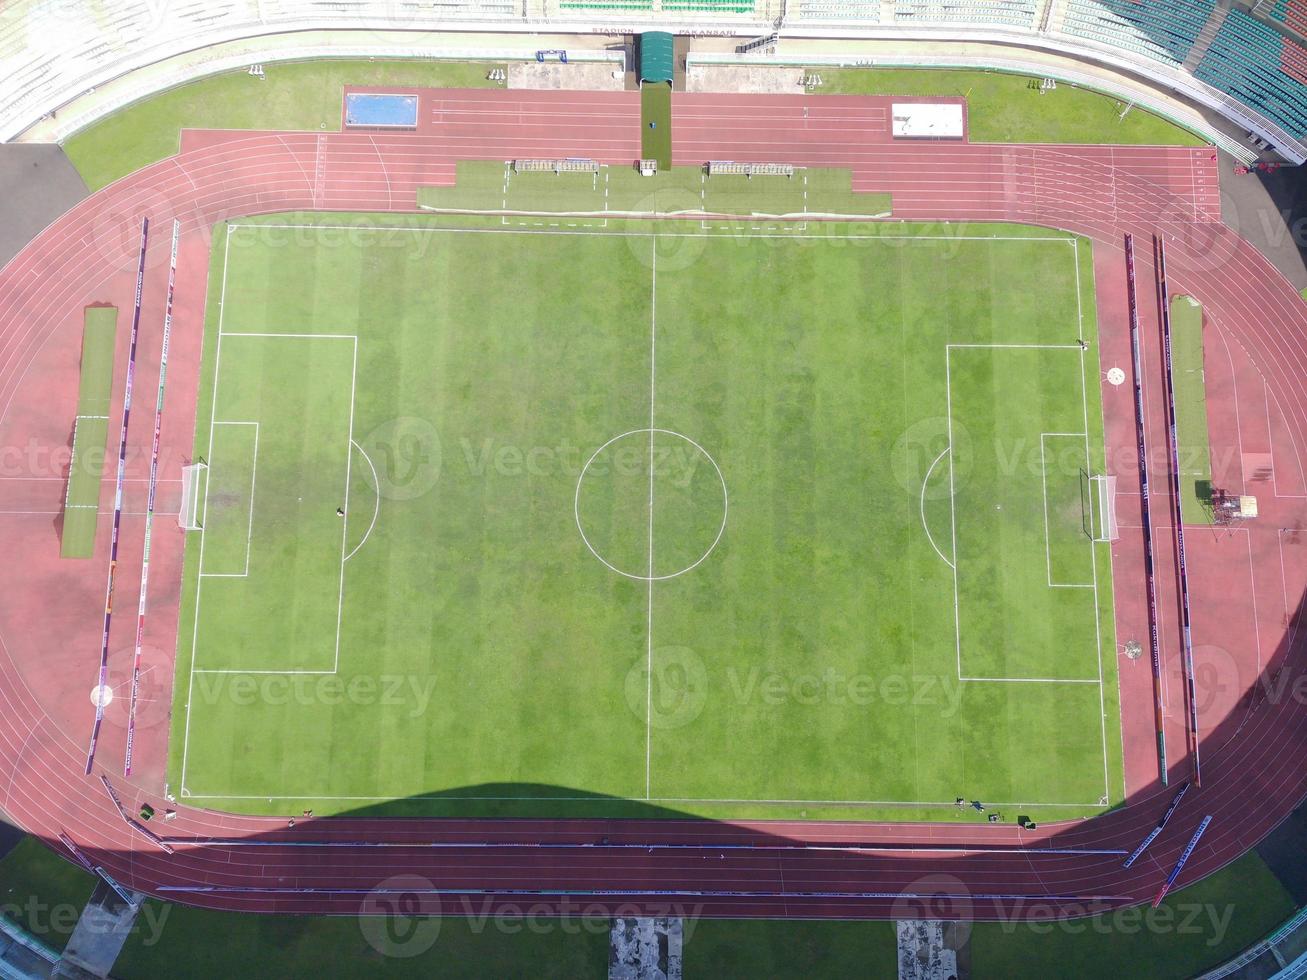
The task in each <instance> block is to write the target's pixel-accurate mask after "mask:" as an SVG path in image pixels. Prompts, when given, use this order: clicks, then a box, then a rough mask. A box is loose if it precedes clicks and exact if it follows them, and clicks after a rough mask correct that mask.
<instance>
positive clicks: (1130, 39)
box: [1062, 0, 1216, 67]
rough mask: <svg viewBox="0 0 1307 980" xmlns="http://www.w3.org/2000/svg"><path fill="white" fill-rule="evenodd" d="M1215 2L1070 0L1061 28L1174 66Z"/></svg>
mask: <svg viewBox="0 0 1307 980" xmlns="http://www.w3.org/2000/svg"><path fill="white" fill-rule="evenodd" d="M1215 5H1216V4H1215V0H1166V2H1164V3H1156V2H1152V3H1136V2H1134V0H1070V3H1069V5H1068V6H1067V10H1066V20H1065V21H1064V23H1063V26H1062V31H1063V33H1065V34H1070V35H1072V36H1074V37H1081V38H1084V39H1085V40H1087V41H1097V42H1098V43H1100V44H1108V45H1111V46H1112V47H1118V48H1124V49H1126V50H1127V51H1130V52H1133V53H1135V54H1142V55H1144V56H1145V57H1148V58H1152V59H1154V60H1156V61H1163V62H1166V63H1167V64H1170V65H1175V66H1177V67H1178V66H1179V65H1181V64H1183V63H1184V59H1185V55H1187V54H1188V53H1189V49H1190V48H1192V47H1193V46H1194V42H1195V41H1197V40H1198V34H1199V32H1200V31H1202V29H1203V25H1204V24H1206V23H1207V20H1208V18H1209V17H1211V15H1212V9H1213V8H1214V7H1215Z"/></svg>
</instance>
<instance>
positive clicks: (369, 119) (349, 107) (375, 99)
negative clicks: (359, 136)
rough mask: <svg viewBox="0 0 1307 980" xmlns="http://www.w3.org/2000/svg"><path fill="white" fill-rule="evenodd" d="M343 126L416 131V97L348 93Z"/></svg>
mask: <svg viewBox="0 0 1307 980" xmlns="http://www.w3.org/2000/svg"><path fill="white" fill-rule="evenodd" d="M345 125H346V126H366V127H368V128H384V129H417V126H418V97H417V96H416V95H376V94H374V93H372V92H350V93H349V94H347V95H346V96H345Z"/></svg>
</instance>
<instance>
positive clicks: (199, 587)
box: [179, 225, 358, 797]
mask: <svg viewBox="0 0 1307 980" xmlns="http://www.w3.org/2000/svg"><path fill="white" fill-rule="evenodd" d="M238 227H243V226H240V225H229V226H228V230H227V239H226V241H225V242H224V243H223V254H222V285H221V287H220V288H219V293H218V339H217V341H216V346H217V349H216V352H215V355H214V362H213V389H212V392H211V397H212V401H211V404H210V410H209V442H208V450H207V452H206V456H212V455H213V431H214V428H215V427H216V426H217V425H219V424H222V423H219V422H218V419H217V413H218V384H219V381H220V379H221V374H222V372H221V367H222V341H223V338H224V337H226V336H239V337H287V338H290V337H293V338H296V339H325V338H332V339H348V340H352V341H353V343H354V367H353V376H352V378H351V381H350V422H349V437H350V442H352V441H353V435H354V394H355V382H356V381H357V376H358V337H357V336H356V335H353V334H294V333H242V332H239V331H235V332H231V333H228V332H227V331H226V330H225V324H224V321H225V316H226V300H227V278H228V271H229V269H230V259H231V239H232V235H233V233H234V232H235V231H236V229H237V228H238ZM248 227H254V226H248ZM256 431H257V430H256ZM349 455H350V452H349V448H348V444H347V446H346V456H347V459H346V464H345V466H346V479H345V499H346V502H348V500H349V459H348V456H349ZM256 460H257V453H256ZM212 475H213V474H212V466H210V471H209V474H208V478H207V479H206V480H205V483H204V519H203V522H202V523H204V524H207V523H208V513H209V487H210V486H211V485H212ZM253 513H254V505H253V498H252V497H251V502H250V517H251V527H252V522H253ZM341 523H342V524H344V523H346V522H345V521H342V522H341ZM344 535H345V528H343V527H342V529H341V556H342V557H341V570H340V591H339V593H338V596H337V605H336V652H335V663H334V664H333V666H332V669H331V671H267V673H279V674H288V673H335V672H336V670H337V669H338V667H339V663H340V622H341V606H342V604H343V602H344V587H345V560H344V553H345V547H344V546H345V538H344ZM204 541H205V532H204V528H203V527H201V528H200V555H199V559H198V562H197V569H198V570H200V571H202V570H203V568H204ZM204 578H205V576H203V575H200V574H197V575H196V585H195V610H194V621H193V624H192V629H191V656H190V666H189V670H188V676H187V680H186V724H185V726H184V727H183V731H182V766H181V774H180V779H179V782H180V791H181V793H182V795H183V796H187V797H189V796H192V795H193V794H192V793H191V792H190V790H188V788H187V786H186V767H187V764H188V762H189V761H190V737H191V714H192V712H191V707H192V704H193V697H194V689H195V675H196V674H197V673H250V674H253V673H264V672H265V671H239V670H231V669H227V670H218V669H201V668H198V667H197V666H196V660H197V656H198V653H199V632H200V598H201V595H202V594H203V584H204Z"/></svg>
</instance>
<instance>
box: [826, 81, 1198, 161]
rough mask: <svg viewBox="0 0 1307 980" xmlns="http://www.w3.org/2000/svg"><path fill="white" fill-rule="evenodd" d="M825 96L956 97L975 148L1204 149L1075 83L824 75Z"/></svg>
mask: <svg viewBox="0 0 1307 980" xmlns="http://www.w3.org/2000/svg"><path fill="white" fill-rule="evenodd" d="M812 71H814V72H817V73H820V75H821V77H822V83H823V84H822V85H821V87H820V88H818V89H816V90H815V91H816V92H817V93H818V94H821V95H902V96H905V97H911V96H925V95H956V96H965V97H966V99H967V107H968V108H967V116H968V125H969V126H970V138H971V140H972V142H976V143H1116V144H1143V145H1175V146H1205V145H1206V141H1205V140H1203V139H1201V138H1199V137H1198V136H1195V135H1194V134H1193V133H1190V132H1189V131H1188V130H1185V129H1183V128H1181V127H1180V126H1177V125H1176V124H1175V123H1172V122H1169V121H1167V120H1165V119H1162V118H1161V117H1160V116H1155V115H1152V114H1151V113H1149V112H1146V111H1144V110H1143V109H1138V108H1134V109H1131V110H1130V111H1129V112H1128V113H1126V115H1125V117H1124V118H1122V117H1121V110H1122V109H1123V108H1124V106H1123V105H1122V104H1121V103H1120V102H1119V101H1117V100H1116V99H1114V98H1112V97H1111V96H1107V95H1101V94H1099V93H1097V92H1094V91H1091V90H1089V89H1082V88H1077V87H1076V86H1074V85H1071V84H1069V83H1065V82H1062V83H1059V84H1058V87H1057V88H1056V89H1054V90H1053V91H1051V92H1046V93H1044V94H1043V95H1040V94H1039V91H1038V79H1036V78H1034V77H1032V76H1029V75H1009V74H1004V73H1002V72H986V71H952V70H945V69H927V68H831V69H828V68H825V67H822V68H820V69H813V70H812Z"/></svg>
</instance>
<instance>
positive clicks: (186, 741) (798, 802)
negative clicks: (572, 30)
mask: <svg viewBox="0 0 1307 980" xmlns="http://www.w3.org/2000/svg"><path fill="white" fill-rule="evenodd" d="M242 227H247V228H251V229H259V228H278V229H304V230H314V229H326V230H345V231H350V230H356V229H357V228H360V227H365V228H367V229H369V230H381V231H390V232H405V233H415V234H440V233H443V234H516V235H564V236H566V235H573V236H581V237H595V236H598V235H605V234H606V235H615V236H618V237H627V238H640V237H647V238H650V239H656V238H658V237H666V238H720V237H722V235H720V234H700V233H691V232H684V233H682V232H665V231H658V232H652V231H650V232H644V231H635V232H626V231H580V230H561V229H552V230H539V231H533V230H522V229H514V228H504V229H493V228H484V229H482V228H439V227H430V228H414V227H405V226H394V225H375V224H369V225H366V226H356V225H327V224H286V223H278V224H273V223H267V224H264V223H257V224H256V223H251V224H244V225H238V224H232V225H229V232H228V239H227V243H226V248H225V250H224V258H223V280H222V288H221V294H220V299H219V351H218V357H217V358H215V367H214V378H215V382H214V406H215V409H216V401H217V377H218V364H219V360H220V356H221V338H222V336H223V335H224V330H223V327H222V317H223V312H222V308H223V306H224V301H225V295H226V282H227V271H228V254H229V252H230V243H231V233H232V232H233V231H235V230H236V229H237V228H242ZM751 237H757V238H767V239H793V238H794V237H795V236H794V235H793V234H775V233H763V234H758V235H754V236H751ZM841 238H846V239H850V240H877V239H883V240H887V241H947V242H954V241H988V242H1001V241H1014V242H1015V241H1019V242H1067V243H1069V244H1071V245H1072V246H1073V248H1074V249H1075V250H1076V251H1077V253H1078V242H1077V241H1076V240H1075V239H1074V238H1071V237H1063V236H1007V235H844V236H841ZM1076 276H1077V285H1079V278H1080V276H1079V263H1078V262H1077V263H1076ZM1077 302H1078V303H1080V302H1081V296H1080V291H1079V288H1077ZM1082 319H1083V314H1082ZM242 335H244V336H266V337H296V338H304V337H323V338H326V337H332V338H343V337H346V336H349V335H343V334H276V333H266V334H264V333H260V334H253V333H252V334H242ZM352 339H353V340H354V342H355V358H354V369H355V370H354V379H353V381H352V382H351V419H350V435H351V442H352V434H353V408H354V406H353V392H354V384H355V383H356V380H357V344H358V340H357V337H353V338H352ZM951 347H958V348H967V347H976V348H980V347H1000V348H1003V347H1008V348H1027V349H1033V348H1044V349H1078V345H1057V344H953V345H946V355H945V367H946V389H948V390H946V396H947V399H948V403H949V447H948V449H946V450H945V452H948V451H949V450H950V449H951V448H952V444H953V436H952V410H951V404H952V392H951V388H950V387H949V384H950V383H949V382H948V381H947V375H948V371H949V367H948V353H947V348H951ZM1082 359H1083V352H1082ZM652 374H653V368H652V366H651V376H652ZM1083 380H1084V379H1083V376H1082V389H1083ZM1086 411H1087V396H1086ZM650 416H651V420H652V418H653V405H652V399H651V407H650ZM212 427H213V422H212V419H211V424H210V445H212V435H213V433H212ZM653 427H654V426H653V425H652V424H651V426H650V428H653ZM1086 432H1087V426H1086ZM1088 451H1089V446H1088V436H1087V435H1086V454H1087V456H1088ZM941 455H942V454H941ZM936 462H938V458H937V460H936ZM369 463H370V461H369ZM347 465H348V464H347ZM932 466H933V464H932ZM374 472H375V470H374ZM949 483H950V495H951V496H952V495H953V492H954V489H955V488H954V485H953V473H952V467H950V478H949ZM346 494H347V495H348V484H347V486H346ZM651 500H652V498H651ZM207 503H208V501H207V484H206V500H205V506H206V511H207ZM651 520H652V510H651ZM952 524H953V527H952V533H953V539H954V552H955V555H956V535H957V529H956V510H955V508H954V514H953V521H952ZM342 533H343V532H342ZM651 534H652V529H651ZM932 545H933V541H932ZM651 547H652V537H651ZM200 549H201V559H202V556H203V550H204V540H203V533H201V542H200ZM342 551H343V547H342ZM936 551H937V553H938V548H936ZM940 557H941V558H942V557H943V556H942V554H941V555H940ZM344 560H345V559H344V558H342V572H341V581H342V586H341V588H342V596H343V577H344V571H343V562H344ZM650 563H651V566H652V553H651V556H650ZM949 564H950V565H952V563H949ZM1095 564H1096V556H1095ZM953 570H954V618H955V627H957V626H958V609H957V604H958V598H957V596H958V589H957V570H956V566H953ZM649 585H650V590H651V591H650V603H649V621H650V630H649V640H648V651H647V657H648V665H649V667H650V668H651V667H652V628H651V627H652V585H653V583H652V582H650V583H649ZM1095 593H1096V595H1097V586H1096V583H1095ZM195 611H196V629H197V630H198V614H199V595H198V591H197V597H196V610H195ZM1096 619H1097V609H1096ZM337 626H338V632H337V663H338V662H339V606H338V620H337ZM959 628H960V627H959ZM960 642H961V641H960V634H959V638H958V667H959V679H960V680H963V681H969V682H984V681H992V682H1019V683H1020V682H1026V683H1098V684H1099V686H1100V697H1101V689H1102V664H1101V659H1100V663H1099V680H1097V681H1094V680H1092V679H1070V680H1069V679H1063V678H968V677H962V676H961V646H960ZM1100 648H1101V643H1100ZM194 654H195V650H194V639H193V642H192V656H191V671H190V674H191V677H190V679H189V681H188V691H187V722H186V730H185V735H184V744H183V761H182V792H183V795H185V796H187V797H199V798H203V799H212V800H222V799H230V800H245V799H267V798H268V797H266V794H254V795H240V794H226V795H219V794H197V793H194V792H192V791H190V790H188V789H186V788H185V773H186V763H187V757H188V752H189V728H190V702H191V690H192V688H193V684H194V674H195V673H224V672H230V673H272V674H287V673H309V674H313V673H332V672H334V670H333V671H332V672H327V671H321V672H319V671H235V670H233V671H219V670H198V669H197V668H195V655H194ZM649 673H650V677H649V681H650V686H649V688H648V691H647V699H648V701H647V708H651V705H652V671H651V670H650V672H649ZM648 715H649V721H650V722H651V718H652V712H651V711H649V712H648ZM647 724H648V723H647ZM1104 753H1105V754H1104V767H1105V771H1106V765H1107V759H1106V736H1105V735H1104ZM646 770H647V771H648V760H647V761H646ZM646 785H648V778H647V777H646ZM394 798H395V797H394V795H393V794H392V795H390V796H332V795H323V794H315V795H308V796H274V797H272V799H274V800H363V801H374V800H390V799H394ZM412 798H415V799H433V800H434V799H454V800H460V799H462V800H496V799H503V800H541V801H545V800H569V799H575V800H584V799H589V798H588V797H562V796H542V797H520V796H519V797H489V796H466V797H450V796H435V797H423V796H416V797H412ZM646 798H647V799H648V800H649V801H651V802H662V803H703V804H723V805H730V804H757V805H778V806H787V805H795V806H803V805H807V806H815V805H831V806H921V807H948V806H952V805H953V804H952V801H947V800H944V801H903V800H885V801H876V800H803V799H792V800H761V799H738V798H735V799H730V798H720V799H719V798H686V797H653V796H651V795H647V797H646ZM991 805H993V806H1024V807H1077V808H1079V807H1098V806H1101V805H1103V803H1102V801H1101V800H1100V801H1093V802H1082V803H1048V802H1039V801H997V802H995V803H993V804H991Z"/></svg>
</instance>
